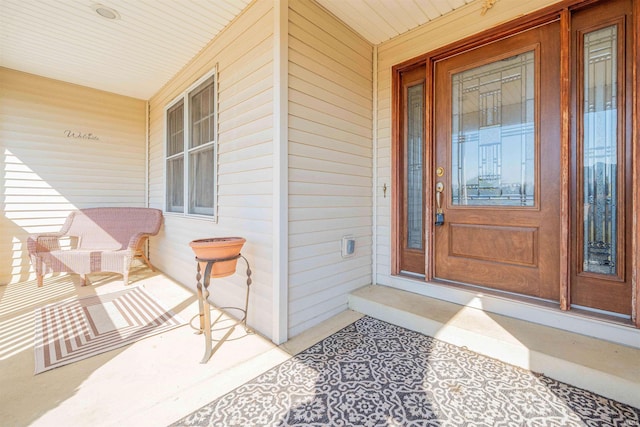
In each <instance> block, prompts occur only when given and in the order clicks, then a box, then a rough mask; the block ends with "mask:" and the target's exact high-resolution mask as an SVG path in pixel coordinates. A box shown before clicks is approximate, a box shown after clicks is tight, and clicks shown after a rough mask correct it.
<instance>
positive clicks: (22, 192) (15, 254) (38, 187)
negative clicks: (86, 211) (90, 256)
mask: <svg viewBox="0 0 640 427" xmlns="http://www.w3.org/2000/svg"><path fill="white" fill-rule="evenodd" d="M2 197H3V200H2V205H3V212H4V215H3V218H2V223H3V224H2V227H1V228H2V229H3V233H2V234H3V237H2V240H1V241H0V244H1V245H2V247H1V248H0V252H2V253H4V254H7V255H8V256H6V258H5V259H7V260H11V261H10V263H11V264H10V277H9V278H8V282H9V283H13V282H17V281H22V280H30V279H33V278H34V277H35V276H34V275H33V274H32V273H31V268H30V266H29V265H28V262H27V263H25V261H27V260H28V256H27V245H26V239H27V237H28V235H29V234H34V233H47V232H54V231H58V230H59V229H60V227H61V226H62V224H63V223H64V221H65V219H66V217H67V215H68V214H69V212H70V211H72V210H74V209H76V207H75V206H74V205H73V204H72V203H70V202H69V200H68V199H66V198H65V197H64V196H62V195H61V194H60V193H59V192H58V191H56V190H55V189H54V188H53V187H51V185H49V184H48V183H47V182H46V181H45V180H44V179H42V177H40V175H38V174H37V173H35V172H34V171H33V170H32V169H31V168H30V167H29V166H27V165H26V164H25V163H24V162H23V161H22V160H21V159H20V158H18V156H16V155H15V154H13V153H12V152H11V151H10V150H8V149H5V150H4V153H3V186H2ZM3 281H4V280H3Z"/></svg>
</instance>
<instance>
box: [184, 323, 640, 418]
mask: <svg viewBox="0 0 640 427" xmlns="http://www.w3.org/2000/svg"><path fill="white" fill-rule="evenodd" d="M172 425H173V426H225V427H227V426H243V427H248V426H434V427H435V426H442V427H444V426H491V427H494V426H563V427H564V426H576V427H577V426H638V425H640V410H638V409H636V408H633V407H630V406H628V405H624V404H622V403H619V402H616V401H612V400H610V399H607V398H604V397H602V396H599V395H596V394H593V393H591V392H588V391H585V390H582V389H578V388H576V387H573V386H570V385H567V384H564V383H561V382H558V381H555V380H553V379H550V378H547V377H545V376H543V375H537V374H534V373H531V372H530V371H527V370H524V369H520V368H518V367H515V366H512V365H508V364H505V363H502V362H500V361H497V360H495V359H491V358H489V357H485V356H482V355H479V354H477V353H474V352H472V351H469V350H467V349H465V348H461V347H457V346H454V345H451V344H448V343H444V342H441V341H439V340H436V339H434V338H431V337H428V336H424V335H421V334H419V333H416V332H413V331H409V330H407V329H404V328H401V327H397V326H393V325H390V324H388V323H385V322H382V321H379V320H376V319H373V318H370V317H363V318H361V319H360V320H358V321H356V322H355V323H354V324H352V325H350V326H348V327H346V328H345V329H343V330H341V331H340V332H337V333H335V334H333V335H331V336H330V337H328V338H326V339H324V340H323V341H321V342H319V343H318V344H316V345H314V346H313V347H311V348H309V349H307V350H305V351H303V352H301V353H300V354H298V355H296V356H295V357H293V358H291V359H289V360H287V361H286V362H284V363H282V364H280V365H278V366H276V367H275V368H273V369H271V370H269V371H267V372H266V373H264V374H262V375H260V376H258V377H257V378H255V379H254V380H252V381H250V382H248V383H246V384H244V385H242V386H240V387H239V388H237V389H236V390H234V391H232V392H230V393H228V394H226V395H224V396H222V397H220V398H219V399H217V400H215V401H213V402H211V403H209V404H208V405H206V406H204V407H202V408H200V409H199V410H197V411H195V412H194V413H192V414H190V415H188V416H187V417H185V418H183V419H181V420H180V421H177V422H176V423H174V424H172Z"/></svg>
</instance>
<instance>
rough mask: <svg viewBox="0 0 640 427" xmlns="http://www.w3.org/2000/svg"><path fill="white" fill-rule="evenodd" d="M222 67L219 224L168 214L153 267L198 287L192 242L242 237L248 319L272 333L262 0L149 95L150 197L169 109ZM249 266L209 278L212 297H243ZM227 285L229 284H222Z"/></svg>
mask: <svg viewBox="0 0 640 427" xmlns="http://www.w3.org/2000/svg"><path fill="white" fill-rule="evenodd" d="M216 66H217V67H218V81H217V86H218V107H219V114H218V142H219V144H218V177H217V178H218V180H217V183H216V184H217V201H218V203H217V222H213V221H210V220H206V219H194V218H188V217H184V216H182V215H177V214H172V213H166V214H165V225H164V227H163V230H162V232H161V233H160V235H159V236H158V238H157V239H156V240H155V241H154V242H153V244H152V246H151V259H152V262H153V263H154V265H155V266H157V267H158V268H159V269H160V270H162V271H163V272H164V273H166V274H167V275H169V276H171V277H172V278H174V279H175V280H177V281H178V282H180V283H182V284H183V285H184V286H186V287H189V288H191V289H193V290H195V286H196V264H195V262H194V255H193V252H192V251H191V248H190V247H189V242H190V241H191V240H194V239H200V238H206V237H223V236H242V237H244V238H246V239H247V243H246V244H245V246H244V248H243V249H242V254H243V255H244V256H246V257H247V259H248V260H249V262H250V263H251V269H252V272H253V275H252V279H253V284H252V285H251V297H250V307H249V315H248V323H249V325H250V326H251V327H252V328H255V329H256V330H257V331H259V332H260V333H262V334H264V335H266V336H270V335H271V331H272V317H273V315H272V311H271V307H272V303H271V300H272V289H271V287H272V256H273V254H272V240H273V236H272V229H273V226H272V222H273V219H272V216H273V211H272V205H273V184H272V179H273V171H272V166H273V158H272V155H273V142H272V141H273V133H272V127H273V90H272V87H273V11H272V4H271V2H270V1H267V0H258V1H257V2H255V3H254V4H253V5H252V6H251V7H249V8H248V9H247V10H246V11H244V12H243V13H242V14H241V15H240V16H239V17H238V18H237V19H236V20H235V21H234V22H233V23H232V24H231V25H230V26H229V27H227V28H226V29H225V30H224V31H223V32H221V33H220V34H219V35H218V36H217V37H216V38H214V39H213V40H212V41H211V42H210V43H209V45H207V47H206V48H205V49H203V51H202V52H201V53H200V54H199V55H198V56H197V57H195V58H194V59H193V60H192V61H191V62H190V63H189V64H187V65H186V66H185V67H184V69H183V70H182V71H181V72H180V73H178V75H176V76H175V77H174V78H173V79H172V80H171V81H170V82H169V83H168V84H167V85H166V86H165V87H164V88H163V89H162V90H161V91H159V92H158V93H157V94H156V95H154V96H153V98H152V99H151V100H150V183H149V184H150V187H149V190H150V202H151V206H152V207H156V208H164V200H165V184H164V108H165V107H166V106H167V105H168V104H169V103H170V102H171V101H173V100H174V99H175V98H176V97H177V96H180V95H181V94H182V93H183V92H184V91H185V90H186V89H187V88H189V86H191V85H192V84H193V83H194V82H196V81H197V80H198V79H199V78H200V77H202V76H203V75H205V74H207V73H209V72H211V71H212V70H213V69H214V67H216ZM245 271H246V267H245V265H244V262H243V261H242V260H239V261H238V268H237V274H235V275H232V276H229V277H227V278H224V279H216V280H213V281H212V283H211V298H210V299H211V301H212V302H213V303H214V304H216V305H220V306H236V307H238V306H242V305H243V303H244V300H243V299H244V290H245V277H246V276H245ZM222 283H224V286H220V284H222Z"/></svg>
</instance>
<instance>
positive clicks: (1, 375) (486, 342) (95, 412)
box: [0, 267, 640, 426]
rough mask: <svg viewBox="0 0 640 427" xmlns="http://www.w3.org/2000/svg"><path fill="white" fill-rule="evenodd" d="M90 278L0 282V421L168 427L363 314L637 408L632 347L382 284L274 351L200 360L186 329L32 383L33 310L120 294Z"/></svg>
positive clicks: (189, 302) (168, 294) (186, 297)
mask: <svg viewBox="0 0 640 427" xmlns="http://www.w3.org/2000/svg"><path fill="white" fill-rule="evenodd" d="M131 281H132V284H131V286H143V287H144V288H145V289H146V290H147V291H148V292H149V293H150V294H152V295H153V296H155V297H156V298H157V299H158V300H159V301H160V302H162V303H163V304H164V305H165V307H167V308H170V309H172V310H173V311H174V312H176V313H177V314H179V315H180V316H181V317H182V318H183V319H184V320H186V321H189V320H190V319H191V318H193V317H194V316H195V315H196V314H197V312H198V309H197V300H196V297H195V294H194V293H193V292H192V291H191V290H189V289H186V288H184V287H182V286H180V285H178V284H177V283H175V282H174V281H172V280H171V279H169V278H167V277H166V276H164V275H162V274H158V273H152V272H151V271H150V270H148V269H147V268H145V267H135V268H134V269H133V270H132V274H131ZM91 282H92V285H91V286H88V287H81V286H80V282H79V278H78V277H76V276H67V275H60V276H57V277H48V278H45V286H44V287H43V288H40V289H38V288H37V287H36V284H35V281H25V282H20V283H16V284H10V285H7V286H0V420H1V421H0V424H1V425H3V426H4V425H6V426H27V425H30V426H31V425H33V426H62V425H64V426H87V425H92V426H128V425H135V426H163V425H168V424H170V423H172V422H174V421H176V420H178V419H180V418H181V417H183V416H185V415H187V414H189V413H191V412H192V411H194V410H196V409H198V408H200V407H201V406H203V405H205V404H207V403H209V402H210V401H212V400H214V399H216V398H217V397H219V396H221V395H223V394H225V393H227V392H228V391H231V390H233V389H235V388H236V387H238V386H240V385H241V384H243V383H245V382H247V381H249V380H250V379H252V378H254V377H256V376H257V375H258V374H260V373H262V372H264V371H266V370H268V369H269V368H271V367H273V366H275V365H277V364H279V363H281V362H283V361H285V360H286V359H288V358H289V357H291V355H294V354H296V353H298V352H299V351H301V350H303V349H305V348H307V347H309V346H311V345H312V344H314V343H316V342H318V341H320V340H322V339H323V338H325V337H327V336H328V335H330V334H332V333H334V332H336V331H338V330H339V329H341V328H343V327H344V326H346V325H348V324H350V323H352V322H354V321H355V320H357V319H358V318H359V317H361V316H362V314H367V315H371V316H372V317H376V318H378V319H381V320H384V321H387V322H390V323H394V324H397V325H400V326H404V327H406V328H408V329H413V330H416V331H419V332H423V333H425V334H427V335H431V336H434V337H436V338H438V339H440V340H443V341H448V342H451V343H453V344H456V345H461V346H466V347H468V348H469V349H471V350H474V351H477V352H479V353H483V354H486V355H488V356H491V357H495V358H498V359H501V360H504V361H506V362H508V363H512V364H515V365H519V366H523V367H525V368H528V369H531V370H533V371H535V372H541V373H545V374H547V375H548V376H550V377H553V378H556V379H558V380H561V381H565V382H568V383H570V384H574V385H577V386H579V387H583V388H587V389H589V390H592V391H595V392H597V393H600V394H602V395H605V396H607V397H611V398H613V399H616V400H619V401H621V402H624V403H627V404H631V405H632V406H635V407H638V406H640V362H639V361H640V350H638V349H633V348H630V347H626V346H619V345H615V344H611V343H608V342H605V341H601V340H594V339H591V338H588V337H584V336H581V335H577V334H570V333H567V332H563V331H560V330H557V329H554V328H548V327H543V326H539V325H535V324H532V323H528V322H522V321H518V320H515V319H511V318H507V317H504V316H497V315H492V314H488V313H485V312H482V311H480V310H477V309H471V308H468V307H463V306H458V305H455V304H450V303H446V302H443V301H439V300H435V299H431V298H426V297H421V296H418V295H416V294H413V293H408V292H404V291H400V290H396V289H391V288H388V287H384V286H369V287H365V288H361V289H359V290H357V291H355V292H354V293H353V294H352V295H351V296H350V301H349V304H350V308H351V309H350V310H347V311H345V312H343V313H341V314H339V315H337V316H335V317H333V318H331V319H329V320H328V321H325V322H323V323H322V324H320V325H318V326H317V327H315V328H312V329H311V330H309V331H307V332H305V333H303V334H301V335H300V336H297V337H294V338H292V339H291V340H290V341H289V342H287V343H286V344H284V345H282V346H275V345H274V344H273V343H271V342H270V341H269V340H267V339H265V338H264V337H261V336H259V335H257V334H247V333H246V332H245V331H244V329H243V328H237V329H236V330H235V332H234V333H233V334H232V335H231V336H230V337H229V338H228V339H227V340H226V341H225V342H224V343H223V344H222V345H221V346H220V347H219V348H218V349H217V350H216V352H215V353H214V354H213V356H212V358H211V360H209V362H208V363H206V364H201V363H199V362H200V359H201V358H202V355H203V352H204V339H203V337H202V336H201V335H197V334H195V333H194V330H193V329H192V328H191V327H189V326H188V325H185V326H182V327H179V328H176V329H173V330H171V331H168V332H165V333H162V334H159V335H155V336H152V337H149V338H146V339H143V340H141V341H138V342H136V343H134V344H132V345H129V346H126V347H123V348H120V349H117V350H113V351H110V352H107V353H103V354H100V355H98V356H94V357H91V358H89V359H85V360H82V361H80V362H76V363H73V364H70V365H67V366H63V367H60V368H57V369H53V370H51V371H47V372H43V373H41V374H38V375H34V374H33V373H34V354H33V340H34V318H33V312H34V309H35V308H38V307H41V306H43V305H46V304H48V303H51V302H55V301H59V300H62V299H66V298H70V297H83V296H89V295H94V294H98V293H108V292H113V291H116V290H119V289H122V280H121V277H120V276H118V275H93V276H91ZM250 309H251V307H250ZM221 334H222V333H221Z"/></svg>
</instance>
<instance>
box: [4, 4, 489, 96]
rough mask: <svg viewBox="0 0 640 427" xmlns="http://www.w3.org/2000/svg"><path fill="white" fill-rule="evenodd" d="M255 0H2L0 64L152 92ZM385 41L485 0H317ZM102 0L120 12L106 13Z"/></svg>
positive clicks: (124, 91)
mask: <svg viewBox="0 0 640 427" xmlns="http://www.w3.org/2000/svg"><path fill="white" fill-rule="evenodd" d="M251 1H252V0H203V1H194V0H189V1H185V0H137V1H131V0H104V1H99V0H96V1H92V0H55V1H54V0H46V1H43V0H1V1H0V43H1V44H0V65H1V66H4V67H7V68H12V69H15V70H20V71H24V72H27V73H32V74H37V75H40V76H44V77H49V78H53V79H57V80H62V81H66V82H70V83H75V84H79V85H83V86H88V87H93V88H97V89H102V90H105V91H108V92H113V93H118V94H121V95H126V96H131V97H135V98H140V99H149V98H150V97H151V96H152V95H153V94H154V93H155V92H156V91H158V90H159V89H160V88H161V87H162V86H163V85H164V84H165V83H166V82H168V81H169V80H170V79H171V78H172V77H173V76H174V75H175V74H176V73H177V72H178V71H179V70H180V69H181V68H182V67H183V66H184V65H185V64H186V63H187V62H188V61H189V60H191V59H192V58H193V57H194V56H195V55H196V54H197V53H198V52H199V51H200V50H201V49H202V48H203V47H204V46H205V45H206V44H207V43H208V42H209V41H210V40H211V39H212V38H213V37H215V36H216V34H218V33H219V32H220V31H221V30H222V29H223V28H224V27H225V26H226V25H228V24H229V23H230V22H231V21H232V20H233V19H234V18H235V17H236V16H237V15H238V14H239V13H240V12H242V10H243V9H244V8H246V7H247V6H248V5H249V4H250V3H251ZM317 1H318V3H319V4H321V5H322V6H324V7H325V8H326V9H327V10H329V11H330V12H331V13H333V14H334V15H335V16H336V17H338V18H339V19H341V20H342V21H343V22H345V23H346V24H347V25H349V26H350V27H351V28H353V29H354V30H355V31H356V32H358V33H359V34H361V35H362V36H363V37H364V38H365V39H367V40H368V41H369V42H371V43H372V44H379V43H382V42H384V41H386V40H389V39H391V38H393V37H395V36H397V35H399V34H402V33H404V32H406V31H409V30H411V29H412V28H415V27H417V26H419V25H422V24H425V23H427V22H429V21H430V20H432V19H435V18H437V17H439V16H442V15H444V14H446V13H448V12H451V11H452V10H454V9H456V8H459V7H461V6H464V5H465V4H466V3H471V2H473V1H475V2H478V3H480V0H347V1H345V0H317ZM100 3H101V4H102V5H104V6H106V7H108V8H111V9H113V10H115V11H116V12H117V14H118V15H119V18H117V19H114V20H109V19H106V18H104V17H102V16H100V15H98V13H97V12H96V7H95V6H96V5H97V4H98V5H100Z"/></svg>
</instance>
